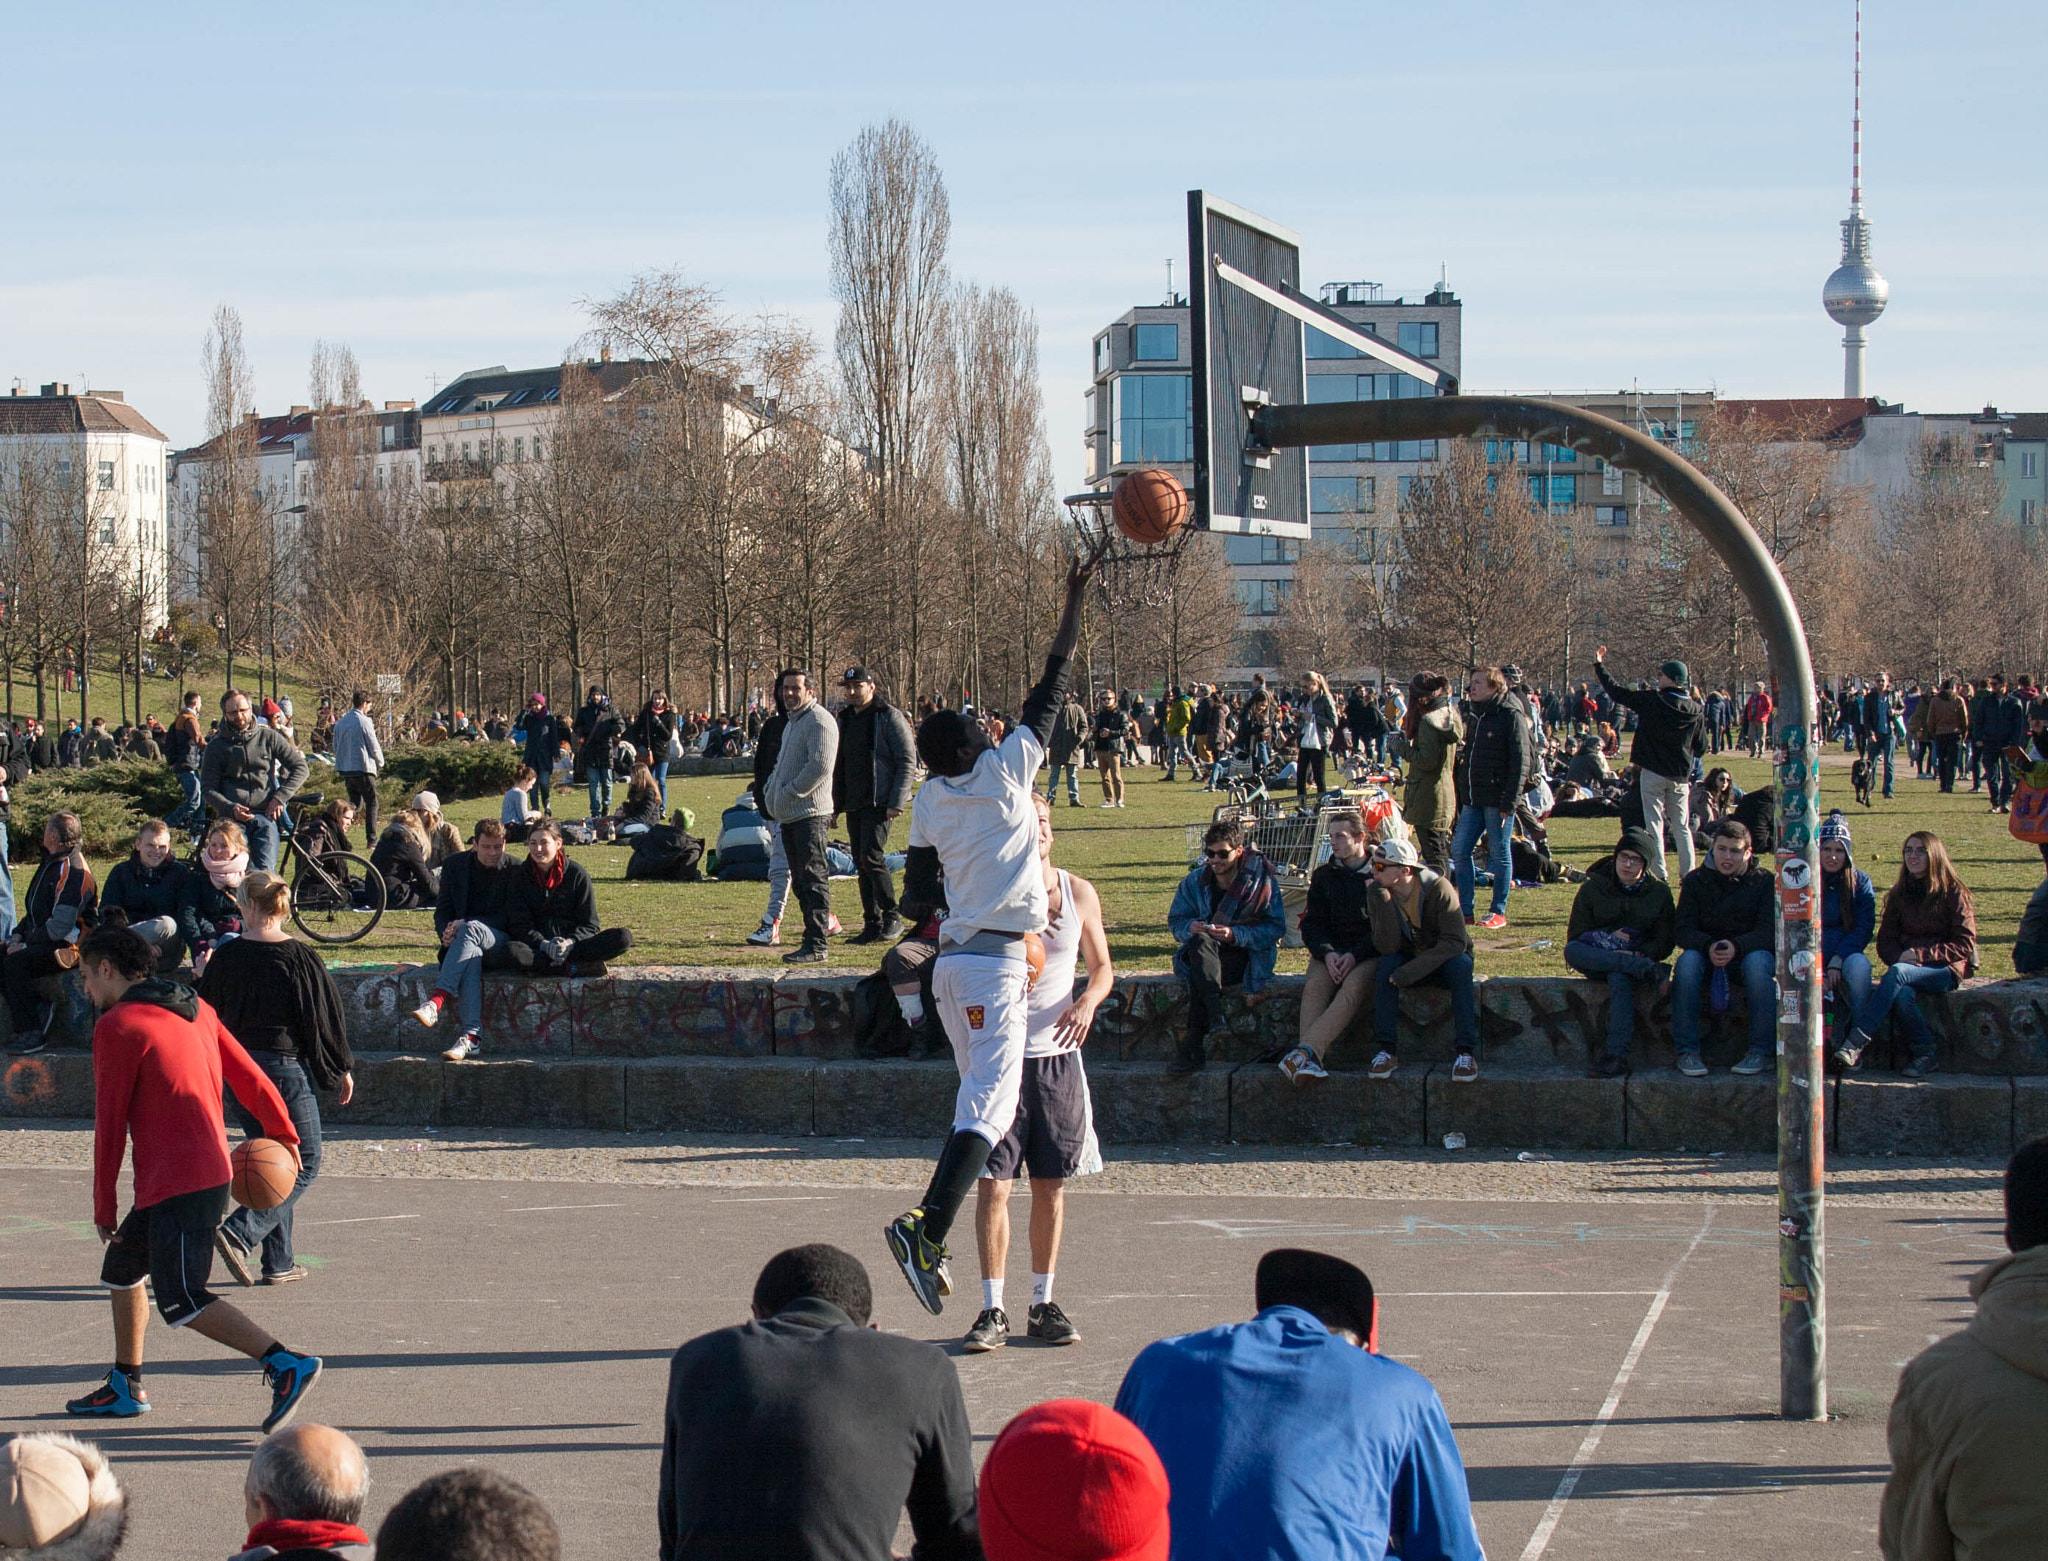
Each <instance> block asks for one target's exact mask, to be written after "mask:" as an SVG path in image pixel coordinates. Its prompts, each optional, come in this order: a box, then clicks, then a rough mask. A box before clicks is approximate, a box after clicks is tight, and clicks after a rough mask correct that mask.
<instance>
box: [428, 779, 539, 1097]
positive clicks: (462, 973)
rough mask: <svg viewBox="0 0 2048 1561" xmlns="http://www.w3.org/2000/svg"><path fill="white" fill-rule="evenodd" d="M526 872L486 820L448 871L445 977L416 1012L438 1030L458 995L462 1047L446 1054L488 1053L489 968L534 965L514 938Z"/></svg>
mask: <svg viewBox="0 0 2048 1561" xmlns="http://www.w3.org/2000/svg"><path fill="white" fill-rule="evenodd" d="M521 876H522V869H521V868H520V866H519V864H518V863H516V862H513V861H511V860H510V859H508V858H507V857H506V855H505V826H504V825H503V824H501V823H499V822H498V821H497V820H496V819H490V818H487V819H481V820H479V821H478V823H477V826H476V839H475V842H474V844H472V845H471V846H470V848H469V849H468V850H467V851H458V852H456V853H455V855H453V856H451V857H449V858H448V862H447V865H446V866H444V867H443V868H442V869H441V893H440V895H439V897H438V898H437V899H436V900H435V902H434V931H435V933H436V934H437V935H438V936H439V938H440V940H441V947H442V948H444V949H446V950H447V951H448V952H447V953H446V954H444V955H442V956H441V970H440V974H439V975H438V976H437V977H436V979H435V981H434V990H433V992H432V993H431V994H429V995H428V997H427V1000H426V1001H425V1002H424V1003H422V1004H420V1006H419V1007H418V1008H415V1009H414V1010H413V1013H412V1016H413V1018H414V1019H416V1020H417V1021H418V1022H419V1023H421V1024H423V1025H425V1026H426V1027H427V1028H428V1029H430V1030H431V1029H432V1028H433V1027H434V1026H435V1025H437V1024H439V1023H440V1022H441V1012H442V1010H443V1009H444V1008H446V1007H447V1006H448V1003H449V1001H450V1000H451V999H453V1001H454V1003H455V1006H456V1010H457V1018H458V1020H459V1022H460V1024H461V1028H460V1029H459V1030H458V1031H457V1032H456V1035H455V1044H454V1045H452V1046H450V1047H449V1048H448V1049H447V1050H446V1051H444V1052H442V1053H441V1055H442V1056H443V1057H444V1058H446V1059H447V1060H448V1061H449V1062H461V1061H463V1060H464V1059H466V1058H469V1057H474V1056H475V1055H476V1054H477V1053H478V1052H480V1051H482V1050H483V1046H482V1044H481V1031H482V1028H483V1018H484V988H483V973H484V972H485V971H486V970H528V969H531V968H532V966H533V963H534V959H535V954H534V950H533V946H532V945H531V944H530V943H528V942H526V941H525V940H524V939H521V938H515V937H513V936H512V934H511V932H510V930H509V928H510V925H511V922H512V918H513V915H514V911H515V907H516V905H517V903H518V900H519V895H520V878H521Z"/></svg>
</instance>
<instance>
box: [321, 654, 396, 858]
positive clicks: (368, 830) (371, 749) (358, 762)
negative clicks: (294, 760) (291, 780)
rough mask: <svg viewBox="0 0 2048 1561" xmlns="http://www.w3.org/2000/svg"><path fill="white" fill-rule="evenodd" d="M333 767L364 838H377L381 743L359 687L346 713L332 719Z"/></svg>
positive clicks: (382, 747) (351, 696)
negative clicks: (338, 718) (358, 817)
mask: <svg viewBox="0 0 2048 1561" xmlns="http://www.w3.org/2000/svg"><path fill="white" fill-rule="evenodd" d="M333 747H334V768H335V770H336V772H337V773H338V774H339V775H340V776H341V783H342V785H343V786H344V787H346V788H347V790H348V800H349V801H351V802H353V803H354V804H355V805H356V811H357V812H358V813H360V814H361V815H362V819H363V840H364V843H365V844H372V843H374V842H375V841H376V839H377V772H378V771H379V770H380V769H382V768H383V767H384V745H383V744H382V743H380V742H378V741H377V722H376V720H375V718H374V717H372V716H371V714H370V696H369V695H368V694H366V693H365V692H363V690H361V689H360V688H359V689H357V690H356V691H355V692H354V693H353V694H351V695H350V696H349V710H348V714H347V715H345V716H343V717H342V718H341V719H340V720H338V721H336V722H335V723H334V731H333Z"/></svg>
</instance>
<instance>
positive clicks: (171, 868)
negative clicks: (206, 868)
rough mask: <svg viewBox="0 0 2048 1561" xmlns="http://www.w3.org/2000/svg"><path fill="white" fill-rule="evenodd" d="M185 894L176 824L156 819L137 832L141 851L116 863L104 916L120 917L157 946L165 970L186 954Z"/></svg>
mask: <svg viewBox="0 0 2048 1561" xmlns="http://www.w3.org/2000/svg"><path fill="white" fill-rule="evenodd" d="M184 893H185V868H184V864H183V863H181V862H178V861H177V860H175V859H174V858H173V857H172V855H171V826H170V825H168V824H166V823H165V822H164V821H163V820H162V819H157V818H153V819H151V820H150V821H149V822H148V823H147V824H144V825H143V826H142V828H140V829H138V830H137V831H136V832H135V849H134V850H133V851H131V852H129V853H128V859H127V860H126V861H124V862H116V863H115V864H114V870H113V871H112V872H110V873H108V874H107V886H106V888H105V889H103V890H101V891H100V914H101V915H102V916H103V917H105V918H106V919H107V920H108V921H110V922H112V921H113V920H114V918H115V917H116V915H118V916H119V917H120V918H121V920H122V921H125V922H126V924H127V925H128V926H129V927H130V928H131V929H132V930H133V931H134V932H135V933H136V934H137V935H138V936H139V937H140V938H141V939H142V941H143V942H145V943H147V944H148V945H149V946H150V947H151V948H153V949H155V950H156V963H157V968H158V969H159V970H170V969H174V968H175V967H176V966H177V963H178V961H179V960H180V959H182V958H183V957H184V954H185V940H184V939H183V938H182V937H180V936H179V935H178V904H179V901H180V900H181V899H182V898H183V897H184Z"/></svg>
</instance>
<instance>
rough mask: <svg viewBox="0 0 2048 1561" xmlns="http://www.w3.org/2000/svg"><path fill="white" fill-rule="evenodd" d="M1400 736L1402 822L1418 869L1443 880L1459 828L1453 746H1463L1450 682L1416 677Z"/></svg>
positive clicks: (1423, 674) (1422, 675)
mask: <svg viewBox="0 0 2048 1561" xmlns="http://www.w3.org/2000/svg"><path fill="white" fill-rule="evenodd" d="M1401 736H1402V739H1403V741H1404V743H1405V750H1404V752H1403V754H1402V758H1401V776H1402V789H1401V816H1402V817H1403V818H1404V819H1406V820H1407V822H1408V827H1409V828H1410V829H1412V830H1414V831H1415V842H1416V848H1417V850H1418V852H1419V853H1420V855H1421V857H1422V861H1423V865H1424V866H1425V867H1428V868H1429V869H1431V870H1432V871H1433V872H1437V873H1442V874H1448V873H1449V872H1450V870H1451V829H1452V827H1453V826H1454V825H1456V823H1457V822H1458V745H1459V744H1460V743H1462V742H1463V741H1464V740H1465V728H1464V725H1463V723H1462V722H1460V721H1459V719H1458V712H1457V708H1456V707H1455V706H1454V705H1453V704H1452V703H1451V683H1450V679H1449V678H1446V677H1445V676H1444V675H1443V674H1442V673H1440V672H1418V673H1416V674H1415V676H1414V678H1413V679H1412V680H1411V681H1410V683H1409V685H1408V710H1407V713H1406V714H1405V715H1403V716H1402V717H1401Z"/></svg>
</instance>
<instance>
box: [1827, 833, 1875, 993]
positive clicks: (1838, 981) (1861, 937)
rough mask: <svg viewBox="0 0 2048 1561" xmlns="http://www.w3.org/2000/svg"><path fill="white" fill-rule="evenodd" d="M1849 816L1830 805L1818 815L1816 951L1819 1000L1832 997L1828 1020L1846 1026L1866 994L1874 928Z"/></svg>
mask: <svg viewBox="0 0 2048 1561" xmlns="http://www.w3.org/2000/svg"><path fill="white" fill-rule="evenodd" d="M1849 845H1850V840H1849V821H1848V820H1847V819H1846V818H1844V817H1843V816H1842V810H1841V809H1840V808H1836V809H1835V810H1834V811H1833V812H1832V813H1830V814H1829V815H1828V816H1827V817H1826V818H1824V819H1822V820H1821V821H1820V882H1821V903H1820V954H1821V959H1822V961H1823V962H1824V963H1825V966H1826V973H1825V974H1824V975H1823V976H1822V978H1821V981H1822V986H1821V1000H1822V1001H1823V1002H1825V1001H1827V1000H1828V999H1829V998H1833V999H1834V1013H1833V1023H1834V1027H1835V1028H1836V1029H1837V1030H1838V1031H1840V1032H1846V1031H1847V1030H1848V1029H1849V1027H1850V1025H1852V1024H1853V1023H1855V1020H1856V1011H1857V1010H1858V1009H1859V1008H1861V1007H1862V1006H1863V1002H1864V999H1865V998H1867V997H1869V996H1870V956H1869V955H1868V954H1867V953H1865V952H1864V951H1865V950H1866V949H1868V948H1869V947H1870V939H1871V935H1872V934H1873V933H1874V932H1875V931H1876V930H1877V894H1876V891H1874V890H1873V889H1872V888H1871V886H1870V875H1869V874H1868V873H1865V872H1863V871H1861V870H1860V869H1859V868H1858V867H1857V866H1856V863H1855V861H1854V860H1853V859H1852V858H1851V857H1850V855H1849Z"/></svg>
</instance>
